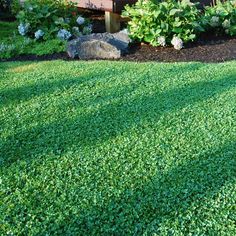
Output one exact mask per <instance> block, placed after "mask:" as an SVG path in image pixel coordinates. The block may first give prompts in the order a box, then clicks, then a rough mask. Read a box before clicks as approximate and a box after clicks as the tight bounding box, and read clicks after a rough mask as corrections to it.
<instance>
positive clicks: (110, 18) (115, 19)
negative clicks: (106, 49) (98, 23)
mask: <svg viewBox="0 0 236 236" xmlns="http://www.w3.org/2000/svg"><path fill="white" fill-rule="evenodd" d="M105 24H106V31H107V32H109V33H115V32H118V31H120V15H119V14H116V13H113V12H109V11H105Z"/></svg>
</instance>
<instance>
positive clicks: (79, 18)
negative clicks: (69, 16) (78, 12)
mask: <svg viewBox="0 0 236 236" xmlns="http://www.w3.org/2000/svg"><path fill="white" fill-rule="evenodd" d="M76 22H77V24H78V25H83V24H84V22H85V19H84V18H83V17H82V16H79V17H78V18H77V20H76Z"/></svg>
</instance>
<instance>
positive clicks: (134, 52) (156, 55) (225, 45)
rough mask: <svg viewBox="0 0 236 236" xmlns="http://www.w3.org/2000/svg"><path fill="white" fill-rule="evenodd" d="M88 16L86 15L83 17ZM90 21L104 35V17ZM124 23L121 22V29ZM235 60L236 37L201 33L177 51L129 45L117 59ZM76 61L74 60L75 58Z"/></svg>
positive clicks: (25, 57) (20, 58) (64, 56)
mask: <svg viewBox="0 0 236 236" xmlns="http://www.w3.org/2000/svg"><path fill="white" fill-rule="evenodd" d="M89 14H91V13H90V12H88V13H87V15H89ZM90 18H91V20H92V22H93V32H94V33H99V32H105V25H104V17H103V16H102V15H101V14H99V13H95V14H93V15H90ZM124 26H125V23H124V22H123V27H124ZM55 59H64V60H72V59H71V58H69V57H68V55H67V54H66V53H64V52H62V53H54V54H51V55H44V56H36V55H22V56H17V57H13V58H10V59H8V60H7V61H25V60H33V61H34V60H55ZM235 59H236V37H229V36H219V37H215V36H213V35H209V34H204V35H202V36H201V37H200V38H199V39H198V40H197V41H196V42H193V43H188V44H186V45H185V48H183V49H182V50H180V51H178V50H175V49H174V48H173V47H164V48H163V47H153V46H151V45H148V44H131V45H130V51H129V53H128V54H126V55H123V56H122V58H121V59H120V60H127V61H163V62H175V61H176V62H177V61H178V62H179V61H202V62H223V61H228V60H235ZM75 60H78V59H75Z"/></svg>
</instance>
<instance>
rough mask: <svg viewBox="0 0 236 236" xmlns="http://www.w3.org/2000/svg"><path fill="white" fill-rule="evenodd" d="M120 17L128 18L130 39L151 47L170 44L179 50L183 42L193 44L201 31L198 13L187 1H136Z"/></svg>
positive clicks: (193, 5) (194, 6)
mask: <svg viewBox="0 0 236 236" xmlns="http://www.w3.org/2000/svg"><path fill="white" fill-rule="evenodd" d="M123 16H127V17H129V18H130V19H131V20H130V21H129V23H128V29H129V32H130V37H131V38H133V39H135V40H138V41H145V42H148V43H150V44H151V45H153V46H165V45H170V44H172V45H173V46H174V47H175V48H176V49H181V48H182V47H183V43H184V42H188V41H192V40H194V39H195V38H196V36H197V34H198V33H199V32H201V31H204V29H203V28H202V26H201V24H200V12H199V10H198V9H197V7H196V5H195V4H194V3H192V2H190V1H189V0H182V1H159V2H154V1H151V0H138V1H137V3H136V4H135V5H133V6H128V5H127V6H126V7H125V11H124V12H123Z"/></svg>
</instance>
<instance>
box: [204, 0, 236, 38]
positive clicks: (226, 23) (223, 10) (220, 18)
mask: <svg viewBox="0 0 236 236" xmlns="http://www.w3.org/2000/svg"><path fill="white" fill-rule="evenodd" d="M204 23H205V27H206V28H208V29H212V30H214V31H216V32H217V33H220V34H224V33H226V34H229V35H231V36H234V35H236V0H229V1H224V2H221V1H217V4H216V5H215V6H211V7H206V9H205V18H204Z"/></svg>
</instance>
